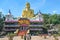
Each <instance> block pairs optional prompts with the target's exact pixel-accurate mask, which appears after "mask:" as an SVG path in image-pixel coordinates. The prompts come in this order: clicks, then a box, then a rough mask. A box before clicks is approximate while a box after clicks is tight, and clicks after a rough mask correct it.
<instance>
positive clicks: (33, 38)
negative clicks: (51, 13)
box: [0, 36, 60, 40]
mask: <svg viewBox="0 0 60 40" xmlns="http://www.w3.org/2000/svg"><path fill="white" fill-rule="evenodd" d="M57 38H58V39H59V40H60V37H57ZM0 40H9V38H8V37H4V38H0ZM13 40H24V39H21V37H20V36H15V37H14V38H13ZM31 40H55V39H54V37H53V36H51V37H49V36H47V38H46V39H44V36H42V37H41V36H31Z"/></svg>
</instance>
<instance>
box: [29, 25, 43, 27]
mask: <svg viewBox="0 0 60 40" xmlns="http://www.w3.org/2000/svg"><path fill="white" fill-rule="evenodd" d="M29 26H30V27H36V26H38V27H43V25H29Z"/></svg>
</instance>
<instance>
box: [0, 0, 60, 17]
mask: <svg viewBox="0 0 60 40" xmlns="http://www.w3.org/2000/svg"><path fill="white" fill-rule="evenodd" d="M26 2H29V3H30V5H31V9H33V10H34V13H35V14H36V13H37V12H38V11H39V10H40V11H41V12H42V13H51V14H52V13H55V12H56V13H57V14H60V0H0V11H2V13H3V14H4V15H6V14H7V13H8V10H9V9H10V10H11V13H12V15H14V16H15V17H17V16H21V15H22V10H23V9H24V8H25V4H26Z"/></svg>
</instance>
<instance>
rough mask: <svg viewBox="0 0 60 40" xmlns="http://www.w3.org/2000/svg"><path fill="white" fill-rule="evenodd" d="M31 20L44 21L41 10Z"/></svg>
mask: <svg viewBox="0 0 60 40" xmlns="http://www.w3.org/2000/svg"><path fill="white" fill-rule="evenodd" d="M30 21H31V22H43V16H42V14H41V12H40V11H39V12H38V14H37V15H36V16H35V17H33V18H31V19H30Z"/></svg>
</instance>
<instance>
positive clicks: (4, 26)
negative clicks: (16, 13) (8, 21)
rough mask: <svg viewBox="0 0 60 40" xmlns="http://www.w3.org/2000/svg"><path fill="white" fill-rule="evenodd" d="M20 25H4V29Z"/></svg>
mask: <svg viewBox="0 0 60 40" xmlns="http://www.w3.org/2000/svg"><path fill="white" fill-rule="evenodd" d="M19 26H20V25H4V27H19Z"/></svg>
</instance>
